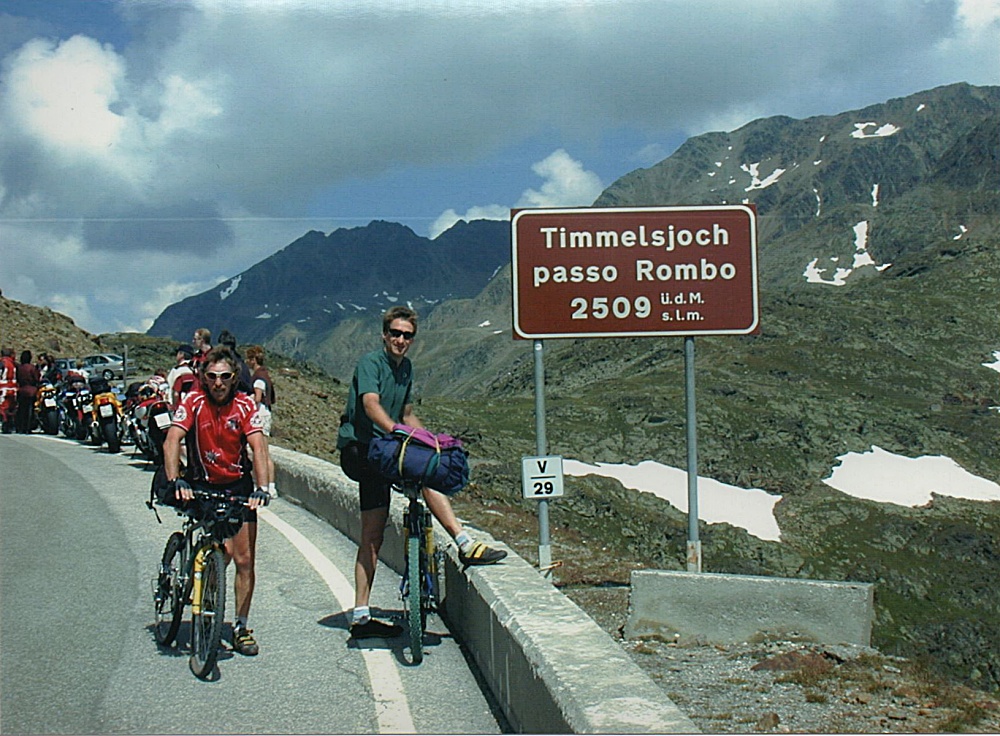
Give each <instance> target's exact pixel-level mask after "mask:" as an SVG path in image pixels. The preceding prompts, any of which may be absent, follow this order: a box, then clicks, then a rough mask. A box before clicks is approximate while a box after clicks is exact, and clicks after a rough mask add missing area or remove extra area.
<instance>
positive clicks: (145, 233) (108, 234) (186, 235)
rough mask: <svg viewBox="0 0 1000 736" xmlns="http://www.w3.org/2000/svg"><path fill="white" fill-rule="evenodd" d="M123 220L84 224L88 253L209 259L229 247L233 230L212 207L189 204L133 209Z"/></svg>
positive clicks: (199, 203)
mask: <svg viewBox="0 0 1000 736" xmlns="http://www.w3.org/2000/svg"><path fill="white" fill-rule="evenodd" d="M127 212H128V215H127V216H124V217H108V218H100V219H90V220H84V222H83V241H84V243H85V244H86V247H87V248H88V249H93V250H103V251H119V252H124V251H155V252H159V253H176V254H178V255H183V254H185V253H196V254H198V255H199V256H202V257H204V256H208V255H211V254H212V253H215V252H218V251H220V250H224V249H226V248H228V247H230V246H232V245H233V244H234V242H235V237H234V234H233V231H232V228H230V227H229V225H228V224H227V223H226V222H225V221H224V220H222V219H220V218H219V216H218V214H217V212H216V211H215V209H214V207H213V206H211V205H208V204H205V203H201V202H191V203H183V204H175V205H167V206H163V207H148V206H141V205H138V206H137V205H132V206H129V207H128V208H127Z"/></svg>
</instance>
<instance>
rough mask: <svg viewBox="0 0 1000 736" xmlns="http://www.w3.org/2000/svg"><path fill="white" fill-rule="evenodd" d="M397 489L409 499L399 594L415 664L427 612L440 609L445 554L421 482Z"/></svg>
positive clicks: (421, 656) (420, 651)
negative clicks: (442, 565)
mask: <svg viewBox="0 0 1000 736" xmlns="http://www.w3.org/2000/svg"><path fill="white" fill-rule="evenodd" d="M395 488H396V490H398V491H399V492H400V493H402V494H403V495H404V496H406V497H407V498H408V499H409V501H410V503H409V506H408V507H407V509H406V511H405V512H404V513H403V527H404V529H405V530H406V545H405V546H404V547H403V579H402V580H401V581H400V584H399V593H400V597H401V598H402V599H403V611H404V612H405V614H406V618H407V623H408V625H409V630H410V658H411V660H412V662H413V664H420V663H421V662H423V661H424V648H423V647H424V644H423V641H424V629H425V628H426V626H427V614H428V613H433V612H436V611H437V610H438V569H439V568H440V562H441V558H442V555H443V553H442V552H441V551H440V550H438V549H437V545H436V544H435V543H434V524H433V521H432V516H431V512H430V510H429V509H428V508H427V507H426V506H424V504H423V501H422V500H421V492H420V488H421V486H420V484H419V483H414V482H411V481H403V483H402V484H401V485H399V486H395Z"/></svg>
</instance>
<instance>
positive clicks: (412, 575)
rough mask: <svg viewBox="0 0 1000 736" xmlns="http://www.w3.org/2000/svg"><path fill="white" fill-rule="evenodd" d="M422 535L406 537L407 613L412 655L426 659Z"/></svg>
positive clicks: (414, 657) (419, 661) (415, 657)
mask: <svg viewBox="0 0 1000 736" xmlns="http://www.w3.org/2000/svg"><path fill="white" fill-rule="evenodd" d="M420 541H421V540H420V537H414V536H408V537H407V538H406V588H407V595H406V613H407V618H408V619H409V622H410V656H411V657H412V659H413V664H420V663H421V662H423V661H424V622H423V616H422V611H421V605H420Z"/></svg>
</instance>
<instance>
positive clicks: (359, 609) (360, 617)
mask: <svg viewBox="0 0 1000 736" xmlns="http://www.w3.org/2000/svg"><path fill="white" fill-rule="evenodd" d="M371 617H372V612H371V609H370V608H369V607H368V606H355V607H354V614H353V619H354V620H353V623H356V624H363V623H367V622H368V621H369V620H371Z"/></svg>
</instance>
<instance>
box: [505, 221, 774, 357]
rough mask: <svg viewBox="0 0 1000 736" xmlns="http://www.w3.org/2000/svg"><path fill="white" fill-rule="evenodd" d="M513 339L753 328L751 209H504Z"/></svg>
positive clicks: (743, 331)
mask: <svg viewBox="0 0 1000 736" xmlns="http://www.w3.org/2000/svg"><path fill="white" fill-rule="evenodd" d="M511 263H512V269H513V270H512V280H513V292H514V335H515V337H518V338H522V339H533V340H538V339H546V338H558V337H629V336H643V335H649V336H654V335H745V334H749V333H751V332H754V331H756V329H757V323H758V299H757V222H756V212H755V210H754V208H753V206H752V205H723V206H716V207H623V208H582V209H526V210H517V211H514V212H512V213H511Z"/></svg>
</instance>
